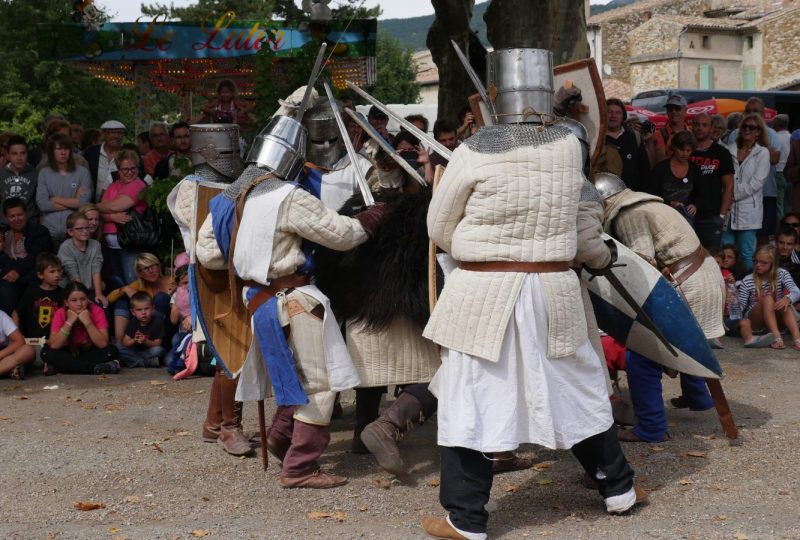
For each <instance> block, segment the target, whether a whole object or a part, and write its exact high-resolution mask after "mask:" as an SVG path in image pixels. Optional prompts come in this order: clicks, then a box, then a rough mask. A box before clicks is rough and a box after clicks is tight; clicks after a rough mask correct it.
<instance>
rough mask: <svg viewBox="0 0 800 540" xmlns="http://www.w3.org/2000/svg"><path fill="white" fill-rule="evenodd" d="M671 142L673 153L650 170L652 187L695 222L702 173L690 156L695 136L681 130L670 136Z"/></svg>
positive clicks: (688, 219) (685, 216) (690, 221)
mask: <svg viewBox="0 0 800 540" xmlns="http://www.w3.org/2000/svg"><path fill="white" fill-rule="evenodd" d="M670 146H671V147H672V157H670V158H668V159H665V160H664V161H661V162H659V163H658V164H657V165H656V166H655V168H654V169H653V172H652V174H651V177H652V181H653V188H654V189H653V191H654V192H655V194H656V195H658V196H659V197H661V198H662V199H664V202H665V203H667V204H668V205H670V206H671V207H673V208H674V209H675V210H677V211H678V212H679V213H680V214H681V215H682V216H683V217H684V218H686V220H687V221H688V222H689V223H690V224H694V216H695V214H696V213H697V205H696V204H695V197H696V188H697V185H698V184H699V183H700V181H701V177H702V175H701V173H700V169H699V168H698V167H697V165H695V164H694V163H692V162H691V161H690V159H689V158H690V157H691V155H692V152H693V151H694V146H695V142H694V137H693V136H692V134H691V133H690V132H688V131H680V132H678V133H676V134H675V135H673V137H672V138H671V139H670Z"/></svg>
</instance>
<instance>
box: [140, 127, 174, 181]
mask: <svg viewBox="0 0 800 540" xmlns="http://www.w3.org/2000/svg"><path fill="white" fill-rule="evenodd" d="M169 143H170V137H169V133H168V132H167V125H166V124H164V123H161V122H159V123H157V124H153V125H152V126H150V146H152V149H151V150H150V151H149V152H147V153H146V154H145V155H144V156H143V157H142V162H143V163H144V172H145V173H147V174H149V175H150V176H154V174H155V171H156V165H158V162H159V161H161V160H162V159H167V158H168V157H169V155H170V154H171V153H172V151H171V150H170V148H169Z"/></svg>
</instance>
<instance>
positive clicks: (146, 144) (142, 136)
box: [136, 131, 153, 157]
mask: <svg viewBox="0 0 800 540" xmlns="http://www.w3.org/2000/svg"><path fill="white" fill-rule="evenodd" d="M152 149H153V146H152V145H151V144H150V133H149V132H147V131H142V132H141V133H139V134H138V135H137V136H136V151H137V152H139V157H144V156H145V155H147V153H148V152H149V151H150V150H152Z"/></svg>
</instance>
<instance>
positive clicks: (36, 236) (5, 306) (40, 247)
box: [0, 197, 53, 313]
mask: <svg viewBox="0 0 800 540" xmlns="http://www.w3.org/2000/svg"><path fill="white" fill-rule="evenodd" d="M3 214H4V216H5V218H6V223H8V227H9V229H8V231H6V233H5V238H4V242H3V243H4V248H3V249H4V252H5V254H6V255H7V256H8V268H4V269H3V271H2V272H3V275H2V277H0V310H2V311H5V312H6V313H11V312H12V310H13V309H14V307H15V306H16V305H17V302H18V301H19V298H20V296H22V292H23V291H24V290H25V288H26V287H27V286H28V284H29V283H31V282H32V281H34V280H36V278H37V275H36V259H37V257H38V256H39V254H40V253H43V252H45V251H50V249H51V248H52V245H53V243H52V240H51V239H50V233H49V232H48V231H47V228H46V227H43V226H42V225H39V224H38V223H36V222H34V221H31V220H28V214H27V211H26V206H25V201H23V200H22V199H17V198H16V197H12V198H10V199H6V201H5V202H4V203H3Z"/></svg>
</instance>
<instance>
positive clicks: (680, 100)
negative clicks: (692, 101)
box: [667, 94, 687, 107]
mask: <svg viewBox="0 0 800 540" xmlns="http://www.w3.org/2000/svg"><path fill="white" fill-rule="evenodd" d="M669 105H677V106H678V107H686V105H687V103H686V98H685V97H683V96H682V95H680V94H670V95H669V97H667V106H669Z"/></svg>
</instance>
